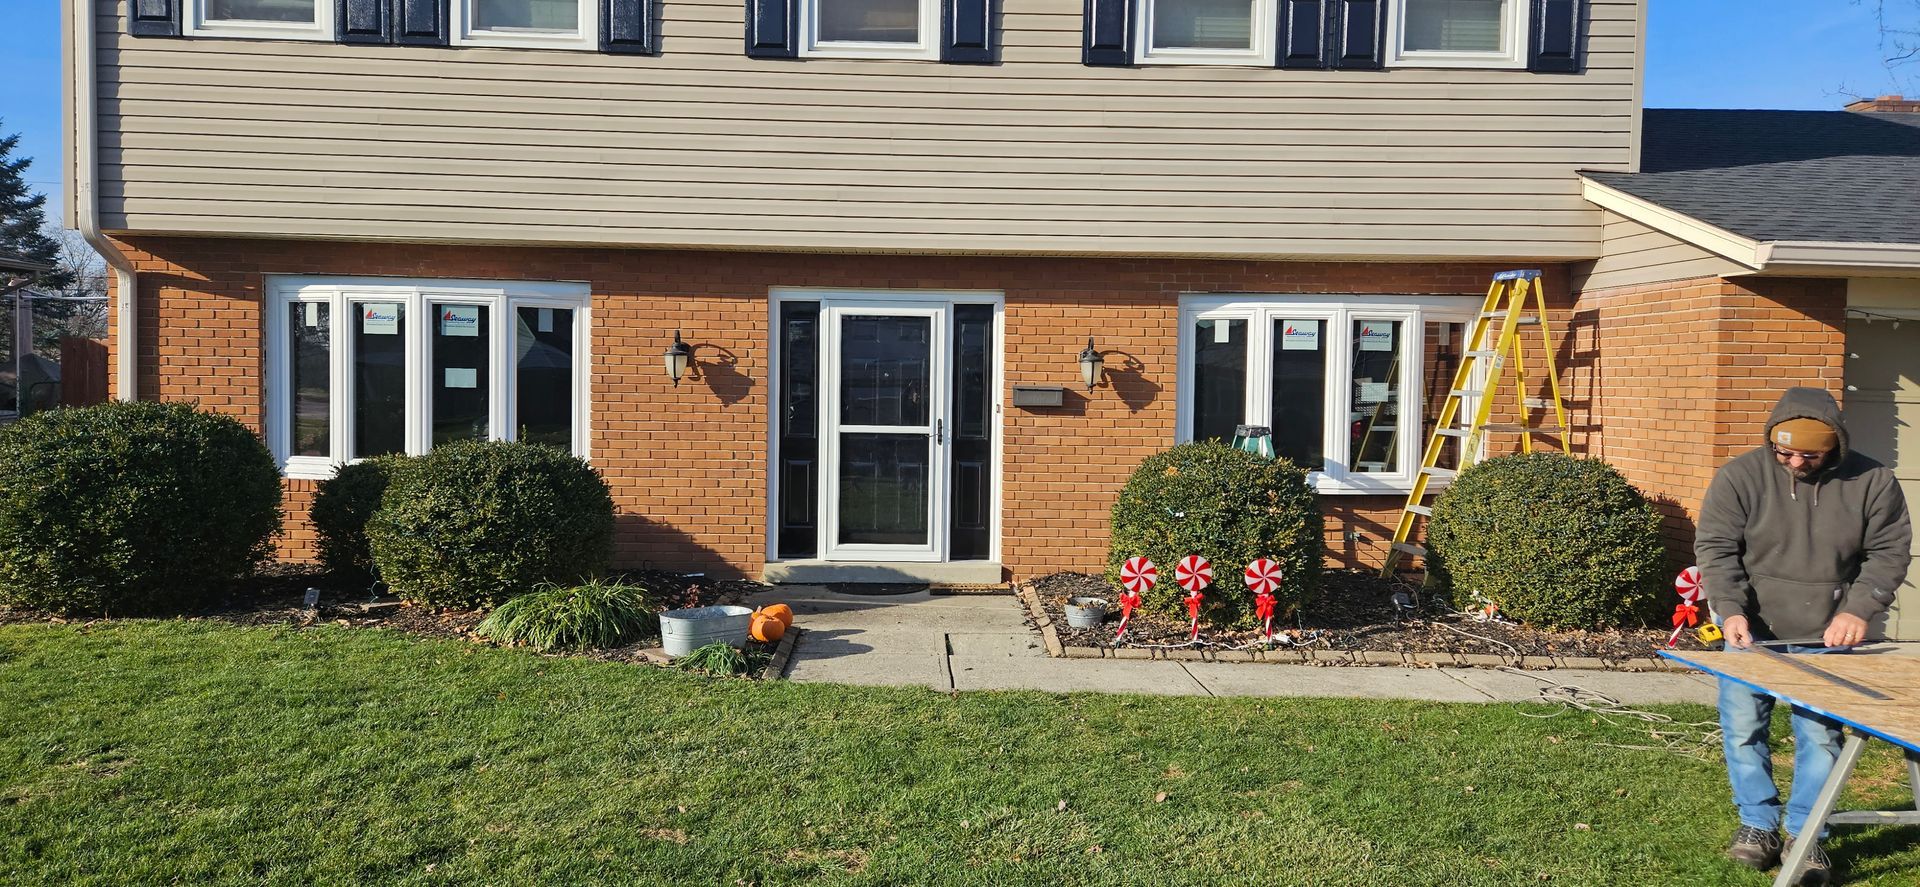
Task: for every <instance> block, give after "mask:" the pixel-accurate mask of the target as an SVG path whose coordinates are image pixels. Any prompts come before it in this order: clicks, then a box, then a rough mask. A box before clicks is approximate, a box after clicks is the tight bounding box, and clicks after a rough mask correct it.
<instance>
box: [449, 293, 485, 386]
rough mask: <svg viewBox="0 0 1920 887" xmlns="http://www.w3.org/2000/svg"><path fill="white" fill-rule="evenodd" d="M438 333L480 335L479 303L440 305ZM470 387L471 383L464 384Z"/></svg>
mask: <svg viewBox="0 0 1920 887" xmlns="http://www.w3.org/2000/svg"><path fill="white" fill-rule="evenodd" d="M440 335H442V336H478V335H480V306H479V305H441V306H440ZM466 387H468V388H472V387H473V386H472V385H468V386H466Z"/></svg>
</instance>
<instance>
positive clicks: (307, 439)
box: [265, 277, 590, 478]
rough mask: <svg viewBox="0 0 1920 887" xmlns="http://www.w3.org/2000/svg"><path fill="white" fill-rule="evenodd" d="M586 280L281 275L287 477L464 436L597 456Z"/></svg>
mask: <svg viewBox="0 0 1920 887" xmlns="http://www.w3.org/2000/svg"><path fill="white" fill-rule="evenodd" d="M587 311H588V292H587V287H586V285H585V284H566V283H519V282H514V283H496V282H481V281H454V280H444V281H443V280H434V281H417V282H411V281H394V280H384V279H377V278H365V279H359V278H354V279H346V278H291V277H289V278H277V279H275V280H274V281H273V283H272V285H271V287H270V296H269V299H268V303H267V337H266V342H267V367H266V373H267V378H266V385H265V389H266V395H267V396H266V412H267V422H266V428H267V443H268V446H269V447H270V448H271V449H272V450H273V454H274V456H275V457H276V458H277V459H278V460H279V461H280V464H281V465H282V466H283V467H284V469H285V471H286V474H287V476H288V477H302V478H325V477H331V476H332V475H333V472H334V470H335V469H336V468H338V467H339V466H340V465H342V464H345V463H347V462H351V461H354V460H356V459H364V458H367V457H370V456H378V455H383V454H386V453H415V454H417V453H424V452H426V451H428V450H430V449H432V448H433V447H435V446H437V445H439V444H442V443H448V442H451V441H456V440H469V439H480V440H526V441H534V442H539V443H548V444H553V445H555V446H559V447H561V448H563V449H566V450H568V451H570V452H573V453H575V454H578V455H581V456H585V455H586V454H587V403H588V400H587V378H588V375H587V373H588V365H587V358H588V354H587V345H588V342H589V341H590V339H589V337H588V328H587Z"/></svg>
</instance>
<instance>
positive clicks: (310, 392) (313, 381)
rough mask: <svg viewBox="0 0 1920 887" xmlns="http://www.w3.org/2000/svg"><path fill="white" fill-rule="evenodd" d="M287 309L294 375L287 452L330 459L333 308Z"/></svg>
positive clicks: (323, 304) (311, 305)
mask: <svg viewBox="0 0 1920 887" xmlns="http://www.w3.org/2000/svg"><path fill="white" fill-rule="evenodd" d="M287 308H288V314H289V315H290V316H289V317H288V321H289V322H290V323H289V326H290V329H289V330H288V331H287V335H288V340H289V342H290V343H291V347H290V349H289V350H290V351H291V352H292V354H291V356H290V359H289V363H290V364H291V365H292V366H291V367H290V369H291V370H292V371H293V379H292V383H293V384H292V388H293V396H292V397H290V398H288V399H287V409H288V410H289V411H290V412H291V414H292V415H290V416H288V417H287V420H288V421H287V426H288V427H289V428H292V429H293V441H292V448H291V449H290V450H289V452H291V453H292V454H293V455H295V456H331V455H333V448H332V446H331V443H332V441H331V436H330V431H331V429H332V422H331V414H330V412H329V406H330V404H331V403H332V400H333V398H332V393H333V390H332V388H333V383H332V377H331V374H330V373H329V371H328V366H329V364H330V363H331V355H332V353H333V347H332V339H333V305H331V304H329V303H327V302H294V303H292V304H290V305H288V306H287Z"/></svg>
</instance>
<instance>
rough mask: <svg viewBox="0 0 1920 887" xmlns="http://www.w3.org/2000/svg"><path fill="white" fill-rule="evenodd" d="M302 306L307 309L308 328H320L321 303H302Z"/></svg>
mask: <svg viewBox="0 0 1920 887" xmlns="http://www.w3.org/2000/svg"><path fill="white" fill-rule="evenodd" d="M302 304H303V305H304V306H305V308H306V313H307V326H309V327H316V326H319V325H320V303H319V302H305V303H302Z"/></svg>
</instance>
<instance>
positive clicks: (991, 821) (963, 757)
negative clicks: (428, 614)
mask: <svg viewBox="0 0 1920 887" xmlns="http://www.w3.org/2000/svg"><path fill="white" fill-rule="evenodd" d="M1668 710H1669V711H1671V712H1673V713H1675V714H1678V715H1681V716H1683V719H1687V720H1701V719H1705V718H1707V717H1708V716H1709V715H1710V712H1709V711H1708V710H1707V709H1705V708H1702V707H1679V708H1674V709H1668ZM0 711H4V712H6V713H7V728H6V729H5V730H4V731H0V882H5V883H98V884H110V883H113V884H117V883H133V882H140V883H146V882H175V881H178V882H185V883H259V882H263V881H264V882H288V883H302V882H333V883H346V882H363V883H405V884H414V883H419V884H429V883H473V882H486V883H530V882H544V883H653V884H715V883H718V884H734V883H739V884H784V883H800V882H806V883H829V884H900V883H929V884H1048V885H1058V884H1066V885H1073V884H1155V885H1159V884H1166V883H1220V884H1235V883H1253V882H1260V883H1302V884H1305V883H1312V884H1355V885H1358V884H1395V885H1417V884H1436V885H1437V884H1449V885H1452V884H1485V885H1510V884H1517V883H1542V882H1547V883H1556V884H1581V885H1587V884H1593V885H1613V884H1619V885H1627V884H1633V885H1640V884H1650V883H1693V884H1749V883H1752V884H1759V883H1762V882H1763V880H1764V879H1760V878H1759V877H1758V876H1757V875H1755V874H1754V873H1751V872H1746V871H1745V870H1742V869H1739V868H1737V867H1735V866H1734V865H1733V864H1732V863H1729V862H1726V861H1725V860H1723V859H1722V858H1721V857H1720V855H1719V852H1718V850H1719V847H1720V845H1721V844H1722V843H1724V840H1725V833H1726V832H1727V830H1728V828H1730V824H1731V822H1732V820H1731V815H1730V813H1729V812H1728V810H1727V809H1726V801H1725V788H1724V786H1723V785H1722V784H1721V783H1722V780H1723V776H1722V774H1721V772H1720V767H1719V764H1718V761H1717V760H1714V759H1712V758H1711V757H1709V758H1707V759H1704V760H1698V759H1690V758H1686V757H1681V756H1676V755H1671V754H1665V753H1659V752H1647V751H1633V750H1627V749H1621V748H1614V747H1611V746H1614V745H1629V744H1638V743H1644V742H1645V741H1646V739H1647V737H1646V736H1645V734H1644V731H1643V730H1636V729H1633V728H1631V727H1626V726H1616V725H1612V724H1608V723H1606V722H1604V721H1599V720H1595V719H1592V718H1590V717H1588V716H1585V715H1577V714H1572V713H1568V714H1565V715H1562V716H1559V717H1552V718H1538V717H1530V716H1529V715H1540V714H1546V713H1548V712H1549V711H1551V710H1550V709H1544V708H1540V707H1531V706H1508V705H1472V704H1440V703H1415V702H1376V701H1359V700H1344V699H1335V700H1308V699H1206V698H1198V697H1188V698H1149V697H1133V696H1118V695H1102V694H1071V695H1056V694H1045V693H1032V692H980V693H963V694H951V695H949V694H937V693H931V692H927V691H919V690H907V689H892V688H851V687H841V686H832V685H799V684H792V683H788V682H754V681H744V680H729V679H716V678H702V677H697V676H692V675H685V674H679V673H675V672H672V671H669V670H663V669H646V668H635V667H633V666H630V665H624V664H620V663H603V662H592V661H588V660H584V659H578V658H566V657H540V656H534V655H530V654H528V653H525V652H522V651H514V650H502V649H497V648H491V647H486V646H481V645H475V644H468V643H461V642H458V641H436V640H419V639H415V638H409V637H406V636H402V635H399V634H397V633H391V632H384V631H349V630H344V629H334V628H318V629H308V630H293V629H284V628H236V627H232V626H224V625H217V624H208V623H191V622H180V621H158V622H154V621H128V622H120V623H114V624H107V625H95V626H92V627H88V628H82V627H78V626H44V625H16V626H8V627H4V628H0ZM1896 765H1897V761H1895V760H1893V759H1891V758H1889V759H1886V760H1881V759H1880V758H1875V759H1874V760H1873V761H1872V762H1870V763H1869V765H1867V766H1868V773H1869V774H1870V776H1871V778H1869V779H1865V780H1863V781H1862V783H1861V784H1862V788H1863V789H1864V790H1865V792H1866V796H1865V797H1864V798H1858V799H1856V800H1857V801H1859V802H1860V803H1863V804H1869V805H1870V804H1872V803H1874V802H1876V801H1879V802H1885V803H1891V802H1892V799H1893V798H1894V796H1895V795H1896V794H1897V793H1898V791H1899V789H1901V788H1902V787H1901V786H1900V785H1899V783H1898V776H1899V775H1901V774H1900V773H1899V772H1898V770H1897V769H1896ZM1876 793H1877V794H1876ZM1831 847H1832V851H1833V854H1834V856H1835V857H1836V858H1837V859H1838V860H1840V861H1841V862H1842V864H1843V865H1844V864H1845V863H1846V862H1848V861H1849V860H1857V865H1858V867H1857V868H1856V869H1855V871H1854V873H1853V877H1854V879H1855V880H1854V882H1855V883H1884V884H1907V883H1913V882H1914V881H1915V880H1917V879H1920V849H1916V848H1915V847H1914V846H1913V845H1912V843H1911V841H1910V840H1909V839H1908V837H1907V836H1905V835H1902V834H1900V833H1898V832H1894V831H1892V830H1886V829H1865V830H1847V831H1845V832H1842V833H1840V834H1839V835H1838V836H1837V837H1836V839H1835V840H1834V841H1833V842H1832V845H1831Z"/></svg>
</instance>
